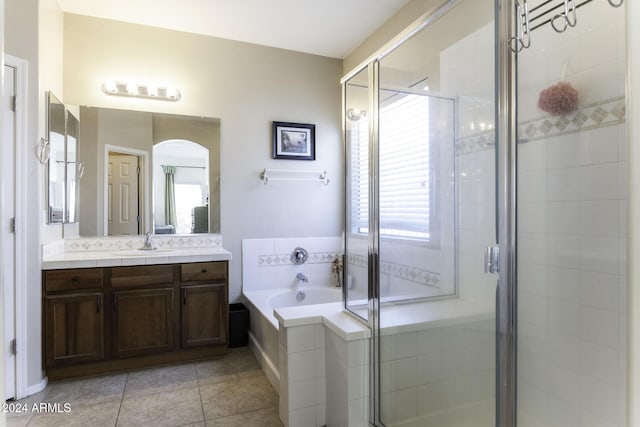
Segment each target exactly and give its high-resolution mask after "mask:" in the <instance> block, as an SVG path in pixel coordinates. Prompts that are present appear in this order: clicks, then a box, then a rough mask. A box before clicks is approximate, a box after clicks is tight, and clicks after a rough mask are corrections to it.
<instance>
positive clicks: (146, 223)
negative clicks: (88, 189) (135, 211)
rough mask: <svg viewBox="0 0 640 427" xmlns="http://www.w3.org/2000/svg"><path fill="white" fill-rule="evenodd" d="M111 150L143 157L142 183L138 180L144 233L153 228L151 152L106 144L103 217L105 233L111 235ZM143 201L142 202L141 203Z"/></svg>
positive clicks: (141, 228)
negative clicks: (109, 211) (149, 216)
mask: <svg viewBox="0 0 640 427" xmlns="http://www.w3.org/2000/svg"><path fill="white" fill-rule="evenodd" d="M109 152H114V153H122V154H130V155H132V156H138V157H139V158H141V159H142V170H141V171H140V179H141V180H142V183H140V182H139V181H138V185H139V188H138V203H139V204H138V206H140V219H141V220H142V224H141V226H140V230H142V233H143V234H144V232H146V231H150V232H152V233H153V230H151V219H150V218H148V215H149V213H150V212H151V209H150V207H151V195H150V194H151V184H150V183H151V168H150V167H149V152H148V151H144V150H138V149H135V148H129V147H121V146H118V145H111V144H105V145H104V165H103V171H104V176H103V181H102V192H103V202H102V203H103V205H102V217H103V229H102V231H103V233H102V234H103V235H105V236H108V235H109V215H108V213H107V209H108V207H109V194H108V192H107V185H108V183H109ZM142 191H144V195H143V196H142V197H140V192H142ZM140 202H142V203H140Z"/></svg>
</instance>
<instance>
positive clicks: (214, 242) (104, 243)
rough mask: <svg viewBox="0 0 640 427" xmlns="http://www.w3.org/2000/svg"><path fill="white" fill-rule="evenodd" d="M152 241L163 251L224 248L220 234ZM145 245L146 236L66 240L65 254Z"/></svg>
mask: <svg viewBox="0 0 640 427" xmlns="http://www.w3.org/2000/svg"><path fill="white" fill-rule="evenodd" d="M152 239H153V244H154V246H156V247H158V248H163V249H187V248H203V247H221V246H222V236H221V235H219V234H205V235H190V236H188V235H184V236H177V235H176V236H172V235H164V236H163V235H155V236H153V238H152ZM143 243H144V236H105V237H90V238H86V237H83V238H78V239H65V240H64V251H63V252H82V251H114V250H126V249H137V248H140V247H141V246H142V245H143ZM43 251H44V249H43ZM43 255H44V252H43Z"/></svg>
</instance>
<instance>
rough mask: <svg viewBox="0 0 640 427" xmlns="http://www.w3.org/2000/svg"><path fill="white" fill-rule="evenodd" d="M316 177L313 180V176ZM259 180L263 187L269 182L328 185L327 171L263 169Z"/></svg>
mask: <svg viewBox="0 0 640 427" xmlns="http://www.w3.org/2000/svg"><path fill="white" fill-rule="evenodd" d="M314 175H315V176H316V177H315V178H313V176H314ZM260 179H261V180H262V183H263V184H264V185H267V184H268V183H269V182H270V181H297V182H321V183H323V184H324V185H329V182H330V181H329V178H327V171H301V170H286V169H264V170H263V171H262V173H260Z"/></svg>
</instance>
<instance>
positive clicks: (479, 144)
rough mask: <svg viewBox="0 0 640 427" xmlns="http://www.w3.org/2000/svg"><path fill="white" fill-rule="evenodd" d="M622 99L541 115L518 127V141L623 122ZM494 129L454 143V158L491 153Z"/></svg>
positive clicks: (623, 106) (624, 104)
mask: <svg viewBox="0 0 640 427" xmlns="http://www.w3.org/2000/svg"><path fill="white" fill-rule="evenodd" d="M625 120H626V102H625V97H624V96H620V97H616V98H611V99H607V100H604V101H601V102H596V103H593V104H589V105H586V106H584V107H581V108H579V109H578V110H577V111H575V112H574V113H571V114H569V115H567V116H560V117H553V116H548V115H547V116H543V117H539V118H537V119H532V120H527V121H524V122H522V123H520V124H519V125H518V142H519V143H526V142H529V141H535V140H539V139H545V138H551V137H557V136H562V135H569V134H572V133H576V132H582V131H588V130H593V129H599V128H604V127H608V126H616V125H620V124H623V123H625ZM495 141H496V135H495V130H489V131H485V132H481V133H477V134H474V135H470V136H465V137H463V138H459V139H458V140H456V144H455V147H456V155H458V156H460V155H463V154H470V153H476V152H480V151H485V150H492V149H493V148H494V147H495Z"/></svg>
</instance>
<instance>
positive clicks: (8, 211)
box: [0, 65, 16, 399]
mask: <svg viewBox="0 0 640 427" xmlns="http://www.w3.org/2000/svg"><path fill="white" fill-rule="evenodd" d="M4 72H5V80H4V92H3V95H2V116H3V118H4V120H3V121H2V143H3V144H5V147H3V153H4V154H6V155H3V156H2V158H1V159H0V168H1V170H2V175H3V180H2V182H3V185H4V187H5V188H4V189H3V190H4V191H3V192H2V194H3V199H2V201H1V202H2V205H3V210H2V218H1V222H0V224H2V227H7V229H6V230H5V231H8V232H6V233H3V234H4V235H5V236H8V238H4V239H2V242H1V243H0V244H2V246H3V248H2V252H3V253H4V256H5V259H4V260H3V261H4V265H5V266H6V267H7V268H3V269H2V272H1V273H0V274H2V282H1V283H4V289H3V292H4V305H5V306H4V307H3V310H2V311H3V312H4V325H5V327H4V328H5V330H4V341H5V342H4V343H3V346H2V348H3V349H4V352H5V353H4V360H5V368H4V370H5V399H11V398H13V397H14V396H15V392H16V356H15V354H14V352H13V345H12V344H13V342H14V340H15V338H16V328H15V283H16V281H15V248H16V237H15V233H14V232H13V230H12V229H11V228H12V226H11V224H12V221H13V218H15V212H16V203H15V125H16V113H15V111H14V103H13V99H14V96H15V93H16V89H15V81H16V69H15V68H13V67H10V66H7V65H5V67H4Z"/></svg>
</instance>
